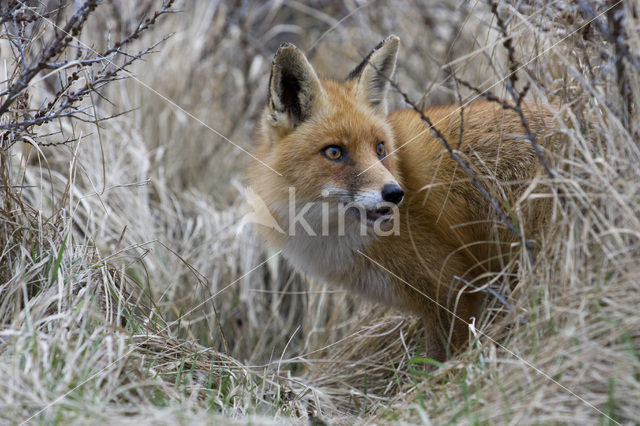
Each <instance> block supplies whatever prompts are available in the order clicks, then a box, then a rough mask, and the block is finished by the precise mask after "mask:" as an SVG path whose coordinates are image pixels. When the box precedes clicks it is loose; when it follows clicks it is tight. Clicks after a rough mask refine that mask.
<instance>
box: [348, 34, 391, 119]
mask: <svg viewBox="0 0 640 426" xmlns="http://www.w3.org/2000/svg"><path fill="white" fill-rule="evenodd" d="M399 43H400V39H399V38H398V37H397V36H394V35H391V36H389V37H387V38H385V39H384V40H382V41H381V42H380V44H378V45H377V46H376V47H375V48H374V49H373V50H372V51H371V52H370V53H369V54H368V55H367V57H366V58H364V60H363V61H362V62H360V64H359V65H358V66H357V67H356V68H355V69H354V70H353V71H352V72H351V74H349V76H348V77H347V80H353V81H355V89H356V94H357V96H359V97H360V98H361V99H363V100H365V101H367V102H369V104H370V105H371V106H372V107H373V108H374V109H376V110H378V111H380V112H381V113H384V114H386V113H387V101H386V94H387V87H388V86H389V79H390V78H391V75H392V74H393V71H394V70H395V68H396V57H397V54H398V44H399Z"/></svg>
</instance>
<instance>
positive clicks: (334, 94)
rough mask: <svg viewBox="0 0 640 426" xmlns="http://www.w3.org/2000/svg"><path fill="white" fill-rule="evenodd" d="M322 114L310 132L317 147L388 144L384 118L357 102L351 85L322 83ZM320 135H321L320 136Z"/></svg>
mask: <svg viewBox="0 0 640 426" xmlns="http://www.w3.org/2000/svg"><path fill="white" fill-rule="evenodd" d="M322 85H323V88H324V89H325V101H326V105H325V108H324V114H321V116H320V117H318V120H317V121H316V122H315V124H316V125H315V126H313V130H314V131H315V132H318V133H316V135H315V136H317V137H318V140H317V142H318V143H339V144H343V145H345V146H349V145H359V144H360V143H363V142H369V143H377V142H389V143H391V142H392V132H391V128H390V126H389V124H388V123H387V119H386V117H385V116H383V115H381V114H379V113H376V112H375V111H374V110H373V109H371V108H370V107H369V106H368V105H367V104H366V103H364V102H359V101H358V100H357V99H356V97H355V94H354V88H353V84H352V83H351V82H344V83H341V82H337V81H334V80H323V81H322ZM320 133H321V134H320Z"/></svg>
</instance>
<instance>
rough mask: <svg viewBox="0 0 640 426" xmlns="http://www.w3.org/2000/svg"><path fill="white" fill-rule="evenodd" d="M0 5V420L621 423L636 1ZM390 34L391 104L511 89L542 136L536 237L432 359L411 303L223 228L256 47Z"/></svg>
mask: <svg viewBox="0 0 640 426" xmlns="http://www.w3.org/2000/svg"><path fill="white" fill-rule="evenodd" d="M170 10H171V11H176V10H177V11H179V13H168V12H169V11H170ZM0 23H1V28H0V55H1V58H0V59H1V61H0V70H1V71H2V72H1V73H0V75H1V77H0V79H1V84H0V135H1V138H0V144H1V145H0V324H1V326H0V372H1V376H2V378H3V380H2V382H0V418H1V419H2V421H3V422H8V423H21V422H23V421H31V422H38V423H51V422H60V423H68V422H77V423H105V422H108V423H118V424H120V423H141V422H142V423H213V422H215V423H226V422H228V423H235V422H241V423H247V422H252V423H276V424H281V423H286V422H291V423H300V422H305V421H307V420H313V421H319V422H320V421H325V422H328V423H370V422H374V423H387V422H397V423H424V422H432V423H438V424H439V423H447V422H452V423H476V422H495V423H546V422H566V423H577V424H586V423H595V422H602V423H614V424H615V423H621V424H631V423H633V422H634V421H637V419H638V417H640V402H639V401H640V355H639V351H640V315H638V313H637V306H639V305H640V267H639V266H638V264H639V260H640V247H639V246H640V219H639V218H640V202H639V200H640V173H639V172H638V167H637V164H638V162H639V160H640V148H639V147H638V138H639V136H640V135H639V134H638V132H639V130H638V123H640V120H639V119H640V117H639V112H638V108H637V103H638V100H640V90H639V87H640V86H639V71H640V70H639V69H638V68H639V67H638V62H639V61H640V58H639V52H640V19H639V18H638V10H637V6H636V5H635V3H633V2H622V1H618V0H610V1H605V2H600V1H591V0H589V1H586V0H585V1H579V2H558V1H544V0H536V1H532V2H521V3H515V4H514V3H506V2H505V3H497V4H496V5H495V6H494V5H492V4H485V3H477V2H455V1H443V2H432V1H421V0H407V1H400V2H393V5H392V4H391V2H383V1H369V2H364V1H363V2H360V1H354V2H333V1H312V2H305V3H302V2H297V1H290V0H285V1H284V2H279V1H267V2H246V1H236V2H216V1H212V2H176V3H175V4H171V3H170V2H165V3H163V2H161V1H160V0H158V1H148V2H133V1H126V0H121V1H113V2H105V3H99V2H92V1H84V2H83V1H81V2H72V1H68V2H64V1H62V2H58V1H55V2H54V1H50V2H19V1H9V2H4V3H2V5H0ZM66 33H68V34H66ZM390 33H395V34H397V35H399V36H400V38H401V50H400V54H399V63H398V72H397V75H396V77H395V79H396V80H394V81H395V84H396V86H397V87H398V88H399V89H402V91H403V92H405V93H406V94H407V95H408V98H409V99H414V100H417V101H419V102H422V103H424V104H430V105H431V104H437V103H441V102H460V103H462V104H464V103H465V102H467V101H469V100H471V99H473V98H475V97H478V96H479V95H480V94H481V95H480V96H482V97H488V98H489V99H490V100H491V99H495V101H497V102H505V103H506V104H505V105H507V106H506V107H514V108H517V107H518V106H519V104H520V102H521V98H525V99H526V100H527V101H529V102H536V103H539V104H542V105H552V106H553V108H554V110H555V111H556V114H555V118H554V122H555V124H556V125H557V129H558V134H559V135H560V136H559V141H560V142H559V144H560V148H559V149H558V150H557V151H554V152H545V155H550V156H553V159H554V161H553V162H552V164H557V166H556V167H555V168H553V169H552V170H550V171H551V172H552V173H550V174H548V175H543V176H540V177H539V178H538V180H537V181H536V182H533V183H532V184H531V186H530V188H531V190H530V191H529V192H528V195H527V196H528V197H543V196H544V197H551V198H552V215H553V227H552V230H551V232H549V233H547V234H546V235H544V236H541V237H540V238H539V239H538V240H537V241H535V243H534V244H533V245H532V246H530V248H529V249H522V255H521V257H520V258H519V259H517V262H515V264H513V265H509V269H508V270H506V271H505V274H502V275H500V276H496V277H495V279H494V280H493V281H492V283H491V285H490V287H489V288H487V289H485V290H486V291H489V292H490V293H491V294H492V295H494V296H495V303H494V304H493V306H492V308H491V310H490V311H489V312H488V313H487V315H485V316H484V317H483V318H480V319H478V321H477V322H476V323H475V325H474V326H475V329H473V330H470V339H471V341H472V347H471V348H470V350H469V351H468V352H467V353H466V354H464V356H463V357H461V358H460V359H458V360H455V361H450V362H448V363H446V364H444V365H438V366H437V367H438V368H437V369H436V370H435V371H428V369H427V368H426V367H427V366H430V365H432V364H433V363H432V362H431V361H430V360H429V359H427V358H425V357H424V356H423V354H422V353H421V348H420V345H421V342H422V335H421V333H422V332H421V329H420V327H419V325H418V324H417V321H416V320H415V319H414V318H410V317H409V318H407V317H403V316H401V315H399V314H398V313H396V312H393V311H388V310H385V309H382V308H380V307H374V306H370V305H363V304H362V303H361V302H360V301H358V300H356V299H352V298H350V297H348V296H347V295H345V294H344V293H343V292H342V291H339V290H336V289H334V288H326V287H324V286H322V285H319V284H317V283H310V282H307V280H306V279H305V277H301V276H298V275H295V274H293V273H292V272H291V271H290V270H289V269H288V268H287V266H286V264H284V263H283V262H282V261H281V259H280V258H279V257H277V256H273V254H272V253H267V252H265V250H264V248H263V246H262V245H261V243H260V242H259V240H258V239H257V238H256V237H255V236H254V235H253V234H252V233H251V232H250V230H249V229H244V228H243V229H241V230H239V228H238V226H237V225H238V223H239V221H240V219H241V217H242V215H243V214H244V212H245V206H244V203H243V199H242V179H243V170H244V167H246V164H248V161H247V160H248V158H247V154H246V152H245V151H250V150H251V145H252V135H253V128H254V125H255V123H256V122H257V117H258V116H259V114H260V113H261V110H262V107H263V105H264V102H265V98H266V94H267V90H266V85H267V82H268V70H269V62H270V59H271V57H272V55H273V53H274V52H275V50H276V49H277V47H278V45H279V44H280V43H281V42H283V41H291V42H294V43H295V44H297V45H298V46H299V47H300V48H302V49H303V50H304V51H305V52H307V53H308V54H309V57H310V59H311V60H312V62H314V66H315V68H316V69H317V70H318V71H319V72H320V73H321V74H324V75H329V76H335V77H337V78H343V77H344V76H345V75H346V72H347V71H348V70H349V69H351V68H352V67H353V65H354V64H356V63H357V62H359V59H360V58H361V56H362V55H363V54H365V53H366V52H367V51H368V50H369V49H370V48H371V47H372V46H373V45H375V43H376V42H377V41H378V40H380V39H382V38H383V37H384V36H386V35H388V34H390ZM69 34H70V35H71V37H70V38H69ZM168 36H169V37H168ZM159 42H160V44H158V43H159ZM516 77H517V78H516ZM520 94H521V95H522V96H520ZM391 105H394V106H396V107H402V106H406V104H404V101H403V96H402V94H401V93H398V92H395V93H394V94H393V95H392V99H391ZM436 127H437V124H436ZM451 145H452V147H453V146H455V141H453V143H452V144H451ZM452 152H455V149H453V150H452ZM540 188H551V189H552V191H542V190H540ZM514 226H515V225H514ZM518 231H519V232H521V231H523V230H520V229H518ZM524 231H526V230H524ZM531 251H533V252H534V253H535V256H534V257H535V262H534V261H532V257H531V256H530V255H529V254H528V252H531Z"/></svg>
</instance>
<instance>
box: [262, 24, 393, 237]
mask: <svg viewBox="0 0 640 426" xmlns="http://www.w3.org/2000/svg"><path fill="white" fill-rule="evenodd" d="M398 44H399V39H398V37H396V36H390V37H388V38H386V39H385V40H383V41H382V42H381V43H380V44H379V45H378V46H376V48H374V49H373V50H372V51H371V52H370V53H369V55H367V56H366V57H365V58H364V60H363V61H362V62H361V63H360V64H359V65H358V66H357V67H356V68H355V69H354V70H353V71H352V72H351V73H350V74H349V76H348V77H347V78H346V80H344V81H341V82H340V81H335V80H320V79H319V78H318V76H317V75H316V72H315V71H314V69H313V67H312V66H311V64H310V63H309V61H308V60H307V58H306V57H305V55H304V53H303V52H302V51H300V50H299V49H298V48H297V47H295V46H294V45H292V44H288V43H287V44H283V45H282V46H281V47H280V48H279V49H278V51H277V52H276V54H275V57H274V59H273V64H272V68H271V76H270V80H269V98H268V105H267V107H266V109H265V113H264V116H263V119H262V123H261V129H260V132H261V134H260V141H259V145H258V147H257V151H256V154H257V157H258V158H259V160H260V161H261V162H263V164H266V165H268V166H269V167H270V168H272V169H273V170H274V171H275V172H277V173H274V172H271V171H269V170H268V169H267V168H266V167H262V166H261V165H257V164H256V165H255V166H254V167H253V168H252V169H253V170H251V171H250V174H251V175H252V178H251V180H252V182H251V185H252V186H253V188H254V190H255V191H256V193H257V194H258V195H259V196H261V197H263V199H264V200H265V202H266V204H267V205H268V206H270V207H274V206H275V205H276V204H277V203H278V202H280V203H282V202H285V203H288V202H289V201H290V200H289V198H290V197H289V195H290V194H289V195H287V193H286V192H284V191H289V193H290V192H291V191H290V189H289V188H295V199H296V202H298V203H301V202H307V201H314V202H319V203H329V204H330V205H331V206H333V207H332V208H335V206H336V205H338V204H340V205H343V206H344V205H348V206H349V208H351V207H354V208H355V209H354V210H358V211H357V214H355V215H351V218H352V219H353V220H356V221H358V222H359V223H361V224H364V225H368V226H372V224H373V223H374V222H375V221H378V222H380V223H383V222H392V221H393V219H394V213H395V212H396V210H397V209H395V207H396V206H397V205H399V204H400V203H401V202H402V199H403V197H404V193H403V190H402V186H401V185H402V184H401V177H400V176H399V171H398V169H397V165H396V163H395V161H394V160H395V157H394V156H387V155H388V153H390V152H392V151H393V150H394V137H393V133H392V131H391V128H390V126H389V124H388V122H387V117H386V116H387V104H386V92H387V89H388V87H389V81H390V78H391V76H392V74H393V72H394V69H395V64H396V55H397V52H398ZM258 169H260V170H258ZM274 208H275V209H276V210H277V209H278V208H277V207H274ZM311 210H312V211H311V212H310V217H311V216H313V215H314V214H313V209H311ZM273 213H276V215H277V216H278V214H277V212H273ZM316 213H318V212H316ZM279 216H283V215H279ZM285 216H286V215H285ZM347 216H349V215H347ZM280 219H282V217H280ZM309 220H310V221H312V220H313V219H309Z"/></svg>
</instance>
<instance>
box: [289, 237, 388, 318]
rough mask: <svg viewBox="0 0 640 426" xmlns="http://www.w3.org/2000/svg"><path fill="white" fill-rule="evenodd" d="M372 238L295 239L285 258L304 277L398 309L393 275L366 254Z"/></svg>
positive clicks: (290, 243) (293, 238)
mask: <svg viewBox="0 0 640 426" xmlns="http://www.w3.org/2000/svg"><path fill="white" fill-rule="evenodd" d="M371 241H372V237H362V236H359V235H357V236H349V235H345V236H340V237H337V236H315V237H311V236H306V235H305V236H302V235H301V236H295V237H289V238H288V239H287V242H286V244H285V246H284V249H283V253H284V256H285V258H287V260H288V261H289V262H290V263H291V264H292V265H293V266H294V267H295V268H296V269H297V270H298V271H299V272H301V273H304V274H307V275H309V276H311V277H313V278H316V279H319V280H321V281H323V282H326V283H328V284H332V285H336V286H340V287H344V288H346V289H347V290H349V291H350V292H355V293H357V294H359V295H361V296H363V297H366V298H367V299H369V300H371V301H374V302H378V303H383V304H386V305H391V306H395V305H397V303H398V300H397V296H396V295H395V292H394V291H393V284H392V280H391V275H389V273H388V272H386V271H385V270H383V269H381V268H380V267H379V266H377V265H375V264H374V263H372V262H371V261H370V260H369V259H367V258H366V257H365V256H363V255H362V254H360V253H358V251H359V250H365V249H366V246H367V244H369V243H371Z"/></svg>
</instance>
